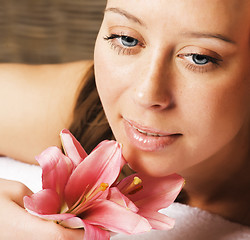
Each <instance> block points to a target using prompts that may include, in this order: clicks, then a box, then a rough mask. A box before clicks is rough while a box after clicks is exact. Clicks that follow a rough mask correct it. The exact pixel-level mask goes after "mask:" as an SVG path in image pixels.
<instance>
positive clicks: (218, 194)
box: [181, 136, 250, 226]
mask: <svg viewBox="0 0 250 240" xmlns="http://www.w3.org/2000/svg"><path fill="white" fill-rule="evenodd" d="M246 139H248V137H247V138H246V136H245V137H243V136H242V137H241V138H240V142H239V138H237V139H235V140H234V141H238V142H237V144H235V142H232V143H230V144H229V145H228V146H227V147H226V148H225V149H223V150H222V151H221V152H220V153H218V154H217V155H216V156H213V158H210V159H208V160H206V161H205V162H203V163H201V164H199V165H197V166H194V167H192V168H190V169H189V170H187V171H185V172H183V173H181V175H182V176H183V177H184V178H185V179H186V185H185V187H184V191H185V192H186V198H185V199H184V202H185V203H186V204H188V205H190V206H195V207H199V208H201V209H204V210H207V211H209V212H212V213H216V214H218V215H221V216H222V217H224V218H226V219H228V220H231V221H234V222H238V223H241V224H244V225H248V226H250V214H249V213H250V205H249V202H250V191H249V186H250V177H249V172H250V153H249V143H250V142H249V141H246ZM232 146H234V147H232Z"/></svg>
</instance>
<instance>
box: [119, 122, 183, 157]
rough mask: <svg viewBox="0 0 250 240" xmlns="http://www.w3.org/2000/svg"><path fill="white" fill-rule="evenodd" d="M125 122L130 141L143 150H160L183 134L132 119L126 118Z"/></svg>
mask: <svg viewBox="0 0 250 240" xmlns="http://www.w3.org/2000/svg"><path fill="white" fill-rule="evenodd" d="M123 122H124V127H125V132H126V134H127V136H128V138H129V140H130V142H131V143H132V144H133V145H134V146H136V147H137V148H139V149H141V150H143V151H148V152H153V151H160V150H162V149H164V148H166V147H167V146H169V145H170V144H172V143H173V142H174V141H175V140H176V139H177V138H178V137H180V136H182V134H180V133H167V132H162V131H158V130H156V129H153V128H149V127H144V126H141V125H139V124H137V123H135V122H133V121H131V120H126V119H124V121H123Z"/></svg>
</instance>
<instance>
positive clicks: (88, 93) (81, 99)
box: [69, 64, 114, 153]
mask: <svg viewBox="0 0 250 240" xmlns="http://www.w3.org/2000/svg"><path fill="white" fill-rule="evenodd" d="M69 130H70V132H71V133H72V134H73V135H74V136H75V137H76V139H77V140H78V141H79V142H80V143H81V145H82V146H83V147H84V149H85V150H86V152H87V153H90V152H91V150H92V149H93V148H94V147H95V146H96V145H97V144H98V143H99V142H101V141H102V140H105V139H108V140H111V139H113V138H114V137H113V133H112V131H111V129H110V127H109V124H108V121H107V119H106V116H105V113H104V111H103V107H102V104H101V101H100V98H99V95H98V93H97V89H96V84H95V77H94V65H93V64H92V65H91V66H90V68H89V69H88V71H87V73H86V74H85V76H84V77H83V80H82V84H81V86H80V91H79V95H78V97H77V101H76V105H75V109H74V112H73V121H72V123H71V126H70V128H69Z"/></svg>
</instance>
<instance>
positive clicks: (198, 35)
mask: <svg viewBox="0 0 250 240" xmlns="http://www.w3.org/2000/svg"><path fill="white" fill-rule="evenodd" d="M104 12H113V13H117V14H120V15H122V16H124V17H126V18H127V19H129V20H132V21H133V22H135V23H138V24H139V25H141V26H144V27H146V24H145V23H144V22H142V21H141V20H140V19H138V18H137V17H135V16H134V15H132V14H130V13H128V12H127V11H125V10H123V9H121V8H107V9H105V10H104ZM182 35H184V36H188V37H195V38H216V39H219V40H222V41H224V42H227V43H231V44H236V43H235V42H234V41H233V40H231V39H229V38H228V37H225V36H223V35H221V34H217V33H214V34H213V33H202V32H184V33H182Z"/></svg>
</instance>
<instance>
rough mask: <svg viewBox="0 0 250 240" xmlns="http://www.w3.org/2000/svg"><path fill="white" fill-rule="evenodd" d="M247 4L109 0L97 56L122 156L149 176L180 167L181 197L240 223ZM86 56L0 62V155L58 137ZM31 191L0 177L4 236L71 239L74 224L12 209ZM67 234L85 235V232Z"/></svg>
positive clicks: (244, 202)
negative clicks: (40, 62) (55, 62)
mask: <svg viewBox="0 0 250 240" xmlns="http://www.w3.org/2000/svg"><path fill="white" fill-rule="evenodd" d="M249 9H250V8H249V1H248V0H245V1H244V0H242V1H238V0H209V1H206V0H188V1H186V0H137V1H124V0H109V1H108V5H107V9H106V11H105V17H104V22H103V24H102V26H101V30H100V33H99V35H98V38H97V42H96V48H95V60H94V61H95V74H96V81H97V87H98V91H99V94H100V97H101V100H102V103H103V105H104V110H105V112H106V115H107V117H108V120H109V122H110V125H111V127H112V130H113V132H114V134H115V136H116V138H117V140H118V141H119V142H121V143H122V144H123V146H124V149H123V154H124V156H125V158H126V160H127V161H128V162H129V164H130V166H131V167H132V168H134V169H135V170H138V171H143V172H146V173H147V174H150V175H153V176H164V175H168V174H170V173H173V172H177V173H179V174H181V175H182V176H183V177H184V178H185V179H186V185H185V187H184V189H185V190H186V192H187V196H188V197H187V199H186V203H187V204H189V205H191V206H197V207H200V208H202V209H205V210H208V211H211V212H214V213H217V214H219V215H221V216H223V217H225V218H227V219H230V220H232V221H236V222H239V223H242V224H246V225H250V216H249V212H250V209H249V201H250V194H249V191H248V186H249V183H250V180H249V170H250V167H249V159H250V156H249V155H250V154H249V142H250V133H249V123H250V106H249V105H250V101H249V100H250V95H249V90H250V80H249V58H248V55H249V23H250V21H249V16H250V14H249ZM247 11H248V12H247ZM121 35H123V37H121ZM126 36H129V38H127V37H126ZM195 54H196V55H195ZM204 55H206V56H204ZM82 64H83V65H82ZM85 64H87V65H88V64H89V63H83V62H82V63H81V62H79V63H73V64H65V65H59V66H51V65H47V66H39V67H38V66H33V67H28V66H27V67H24V66H18V65H16V66H15V65H3V66H2V67H1V68H2V69H1V71H0V73H1V75H0V79H1V80H0V81H4V82H3V84H1V85H2V86H5V85H4V84H5V83H8V85H6V91H5V94H4V95H1V94H0V96H1V97H3V96H4V98H3V101H2V103H0V104H1V106H0V107H1V109H4V111H6V108H7V107H6V104H5V103H7V102H8V103H10V105H9V106H10V107H8V108H7V110H8V111H7V112H8V114H12V115H8V114H6V116H3V117H2V118H1V119H0V126H1V131H2V130H3V133H2V132H1V135H2V136H4V137H1V139H0V153H1V154H3V155H8V156H10V157H13V158H16V159H20V160H22V161H26V162H30V163H32V162H34V155H36V154H39V153H40V152H41V151H42V150H44V149H45V148H46V147H47V146H50V145H59V138H58V132H59V131H60V130H61V128H64V127H66V128H67V127H68V126H69V124H70V121H71V119H72V109H73V107H72V106H73V105H74V103H75V96H76V94H75V93H77V91H78V86H79V84H80V81H81V78H82V76H83V74H84V69H85V68H86V66H87V65H85ZM23 69H24V71H23ZM2 70H3V71H2ZM3 74H5V75H3ZM8 79H9V81H7V80H8ZM10 79H13V81H17V82H11V81H10ZM14 79H15V80H14ZM28 81H29V82H28ZM31 83H32V84H34V88H30V84H31ZM35 85H36V86H37V88H36V87H35ZM16 86H19V88H16V89H15V87H16ZM65 86H66V87H65ZM20 89H22V91H20ZM41 89H42V91H41ZM10 90H11V91H14V93H13V94H12V93H11V91H10ZM1 91H2V90H1ZM51 91H52V92H51ZM23 92H25V98H24V99H22V98H21V96H22V95H23ZM34 93H35V94H34ZM41 93H43V94H41ZM8 94H10V95H8ZM44 94H45V95H44ZM13 99H14V100H15V101H14V100H13ZM17 100H18V102H19V103H16V102H17ZM27 102H28V103H29V104H30V103H32V108H30V107H29V106H27V105H29V104H27ZM52 103H53V104H52ZM20 104H22V105H23V107H24V108H23V109H25V113H26V114H25V115H23V110H21V109H19V108H20ZM48 106H50V110H49V111H48ZM59 109H60V111H58V110H59ZM47 112H49V114H47ZM10 116H13V122H14V123H11V122H9V121H10ZM29 116H30V118H29ZM27 119H30V122H26V121H27ZM32 119H35V121H33V120H32ZM17 122H18V123H19V125H16V124H17ZM132 125H134V126H135V127H137V129H138V128H139V129H141V130H143V131H144V132H148V133H149V134H150V135H156V134H158V135H159V134H160V136H158V137H156V136H147V135H146V134H145V133H139V132H138V131H137V130H136V129H135V128H133V127H132ZM3 126H4V127H3ZM15 126H16V127H15ZM2 128H3V129H2ZM12 128H13V129H12ZM10 130H11V131H10ZM10 132H13V135H12V136H10ZM34 133H36V134H34ZM162 135H163V136H162ZM166 135H167V136H166ZM3 139H5V140H3ZM141 141H144V143H142V142H141ZM10 144H11V145H10ZM25 146H26V147H25ZM27 146H32V148H30V147H29V148H27ZM28 193H29V190H28V189H27V188H25V187H24V186H23V185H22V184H18V183H14V182H8V181H5V180H1V181H0V202H1V205H2V206H5V207H4V208H1V214H0V216H1V217H0V223H1V224H0V231H1V234H3V233H5V234H8V235H4V238H5V239H10V240H12V239H16V236H17V234H18V236H20V238H19V239H39V237H40V236H41V237H40V239H70V237H69V235H70V234H71V232H72V230H68V229H61V230H59V229H58V228H59V227H60V226H57V225H56V224H54V223H52V222H45V221H43V220H40V219H37V218H35V217H33V216H30V215H29V214H27V213H26V212H25V211H24V210H23V209H22V208H21V207H22V198H23V196H24V195H26V194H28ZM20 206H21V207H20ZM20 223H21V225H20ZM25 223H29V226H32V227H31V228H30V227H29V228H25V227H24V225H22V224H25ZM45 225H46V226H45ZM17 226H19V228H17ZM6 229H10V230H9V231H6ZM12 229H16V232H13V230H12ZM34 229H35V231H34ZM39 229H40V231H41V232H39ZM43 229H47V230H48V231H46V232H45V233H44V232H43ZM58 230H59V232H58ZM57 232H58V233H57ZM34 233H35V234H36V233H37V235H36V236H34V235H33V236H31V235H30V234H34ZM38 233H39V234H38ZM74 233H75V234H76V235H77V237H76V238H75V239H78V238H79V239H80V237H81V239H82V235H83V231H80V232H74ZM1 234H0V236H1V237H2V235H1ZM40 234H41V235H40ZM56 234H61V235H60V236H57V237H52V238H51V236H56ZM64 234H65V235H64ZM67 234H69V235H67ZM62 235H63V236H62ZM66 235H67V236H66ZM6 236H7V237H6ZM71 239H72V238H71Z"/></svg>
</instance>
